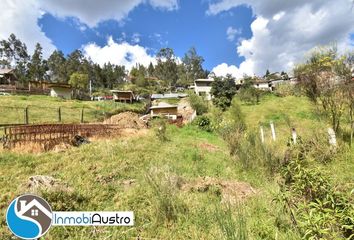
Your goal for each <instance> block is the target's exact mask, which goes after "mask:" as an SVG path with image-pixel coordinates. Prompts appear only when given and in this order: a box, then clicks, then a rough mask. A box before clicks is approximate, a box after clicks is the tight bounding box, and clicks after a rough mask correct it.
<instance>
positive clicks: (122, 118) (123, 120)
mask: <svg viewBox="0 0 354 240" xmlns="http://www.w3.org/2000/svg"><path fill="white" fill-rule="evenodd" d="M103 123H104V124H116V125H118V126H119V127H121V128H134V129H144V128H147V126H146V124H145V122H144V121H142V120H141V119H140V118H139V115H138V114H136V113H133V112H123V113H119V114H117V115H113V116H112V117H110V118H108V119H106V120H105V121H104V122H103Z"/></svg>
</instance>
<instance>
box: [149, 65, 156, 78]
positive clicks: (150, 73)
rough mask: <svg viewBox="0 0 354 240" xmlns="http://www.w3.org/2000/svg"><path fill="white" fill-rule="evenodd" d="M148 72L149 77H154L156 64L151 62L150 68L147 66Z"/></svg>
mask: <svg viewBox="0 0 354 240" xmlns="http://www.w3.org/2000/svg"><path fill="white" fill-rule="evenodd" d="M147 74H148V77H154V76H155V67H154V65H153V64H152V63H151V62H150V64H149V66H148V68H147Z"/></svg>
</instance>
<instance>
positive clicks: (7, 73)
mask: <svg viewBox="0 0 354 240" xmlns="http://www.w3.org/2000/svg"><path fill="white" fill-rule="evenodd" d="M16 82H17V77H16V74H15V70H14V69H9V68H4V69H0V85H16Z"/></svg>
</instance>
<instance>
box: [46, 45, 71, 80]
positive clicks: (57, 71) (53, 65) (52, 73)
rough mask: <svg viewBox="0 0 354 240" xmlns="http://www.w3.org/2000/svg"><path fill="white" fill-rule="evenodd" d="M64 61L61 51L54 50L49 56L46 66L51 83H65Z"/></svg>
mask: <svg viewBox="0 0 354 240" xmlns="http://www.w3.org/2000/svg"><path fill="white" fill-rule="evenodd" d="M65 63H66V59H65V57H64V54H63V52H62V51H58V50H55V51H53V53H52V54H51V55H50V56H49V58H48V61H47V65H48V70H49V77H50V79H51V81H55V82H66V78H67V75H66V68H65Z"/></svg>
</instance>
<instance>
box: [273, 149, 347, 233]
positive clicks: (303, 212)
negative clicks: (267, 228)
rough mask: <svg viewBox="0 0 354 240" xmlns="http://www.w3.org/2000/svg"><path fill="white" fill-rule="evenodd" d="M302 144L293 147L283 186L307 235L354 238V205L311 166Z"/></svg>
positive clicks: (283, 191)
mask: <svg viewBox="0 0 354 240" xmlns="http://www.w3.org/2000/svg"><path fill="white" fill-rule="evenodd" d="M303 151H304V149H303V148H302V147H301V146H300V148H299V147H294V148H292V149H289V154H288V157H287V158H288V161H286V162H285V163H284V166H283V169H282V176H283V183H281V184H280V188H281V191H282V193H281V194H282V195H283V196H287V197H286V198H285V199H284V201H285V202H286V205H287V206H288V211H289V212H290V213H291V217H292V219H293V222H294V224H296V225H297V227H298V228H299V230H300V232H301V234H302V235H303V238H304V239H342V238H347V239H353V238H354V221H353V217H352V216H353V215H352V214H353V212H354V205H353V204H352V199H351V198H350V197H348V196H346V195H345V194H344V193H341V192H338V191H337V190H336V189H335V187H334V186H333V185H332V184H331V183H330V181H329V180H328V178H327V177H326V176H325V175H324V174H323V173H322V172H320V171H318V170H316V169H313V168H310V167H308V164H307V159H306V155H304V154H303V153H302V152H303Z"/></svg>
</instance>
